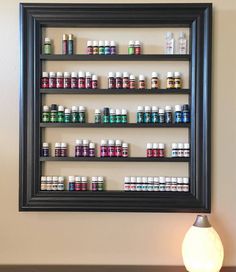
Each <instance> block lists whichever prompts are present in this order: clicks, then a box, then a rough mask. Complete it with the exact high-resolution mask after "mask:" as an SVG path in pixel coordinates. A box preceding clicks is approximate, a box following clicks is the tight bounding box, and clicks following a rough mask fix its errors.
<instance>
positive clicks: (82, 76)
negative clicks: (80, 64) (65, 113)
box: [78, 71, 85, 89]
mask: <svg viewBox="0 0 236 272" xmlns="http://www.w3.org/2000/svg"><path fill="white" fill-rule="evenodd" d="M78 88H79V89H84V88H85V73H84V72H83V71H79V78H78Z"/></svg>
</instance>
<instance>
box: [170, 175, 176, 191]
mask: <svg viewBox="0 0 236 272" xmlns="http://www.w3.org/2000/svg"><path fill="white" fill-rule="evenodd" d="M170 190H171V192H176V191H177V178H176V177H171V186H170Z"/></svg>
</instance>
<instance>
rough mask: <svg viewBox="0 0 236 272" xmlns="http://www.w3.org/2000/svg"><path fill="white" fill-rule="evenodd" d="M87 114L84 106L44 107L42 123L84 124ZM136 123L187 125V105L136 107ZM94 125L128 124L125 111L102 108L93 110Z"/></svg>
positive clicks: (188, 114)
mask: <svg viewBox="0 0 236 272" xmlns="http://www.w3.org/2000/svg"><path fill="white" fill-rule="evenodd" d="M86 120H87V113H86V108H85V107H84V106H72V108H71V109H70V108H66V107H64V106H62V105H57V104H52V105H51V106H47V105H44V106H43V111H42V122H43V123H86ZM136 122H137V123H156V124H163V123H166V124H171V123H176V124H179V123H189V122H190V110H189V105H187V104H184V105H175V106H174V107H173V106H170V105H167V106H165V108H161V107H157V106H138V108H137V113H136ZM94 123H97V124H99V123H104V124H107V123H111V124H115V123H116V124H122V123H123V124H125V123H128V110H127V109H113V108H109V107H104V108H103V109H102V110H100V109H95V112H94Z"/></svg>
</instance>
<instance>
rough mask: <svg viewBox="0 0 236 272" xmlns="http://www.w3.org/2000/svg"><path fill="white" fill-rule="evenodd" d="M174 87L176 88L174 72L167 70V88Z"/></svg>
mask: <svg viewBox="0 0 236 272" xmlns="http://www.w3.org/2000/svg"><path fill="white" fill-rule="evenodd" d="M174 88H175V83H174V73H173V72H167V76H166V89H174Z"/></svg>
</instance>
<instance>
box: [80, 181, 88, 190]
mask: <svg viewBox="0 0 236 272" xmlns="http://www.w3.org/2000/svg"><path fill="white" fill-rule="evenodd" d="M81 190H82V191H87V190H88V183H87V182H82V184H81Z"/></svg>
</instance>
